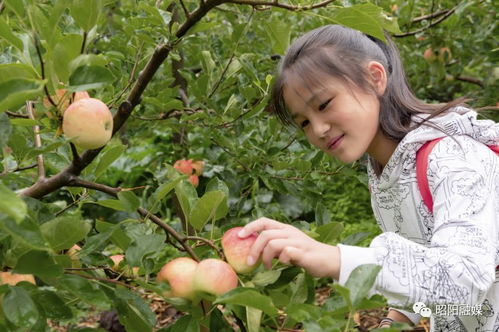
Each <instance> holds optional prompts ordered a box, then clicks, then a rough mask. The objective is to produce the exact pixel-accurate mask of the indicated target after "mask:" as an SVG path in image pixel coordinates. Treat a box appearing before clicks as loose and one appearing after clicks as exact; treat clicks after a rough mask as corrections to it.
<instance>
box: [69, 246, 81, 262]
mask: <svg viewBox="0 0 499 332" xmlns="http://www.w3.org/2000/svg"><path fill="white" fill-rule="evenodd" d="M80 250H81V247H80V246H79V245H77V244H75V245H73V246H72V247H71V248H69V249H68V251H66V255H68V256H69V258H70V259H71V266H72V267H81V262H80V258H79V257H78V252H79V251H80Z"/></svg>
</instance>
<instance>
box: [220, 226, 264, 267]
mask: <svg viewBox="0 0 499 332" xmlns="http://www.w3.org/2000/svg"><path fill="white" fill-rule="evenodd" d="M241 229H243V227H234V228H231V229H229V230H228V231H226V232H225V233H224V235H223V237H222V248H223V250H224V254H225V258H227V262H229V264H230V265H231V266H232V267H233V268H234V270H235V271H236V272H237V273H242V274H245V273H251V272H253V271H254V270H255V269H256V268H257V267H258V266H259V265H260V263H261V258H259V259H258V260H257V262H256V263H255V264H253V265H248V264H247V263H246V260H247V258H248V254H249V252H250V249H251V246H252V245H253V243H255V241H256V239H257V237H258V235H257V234H251V235H250V236H248V237H245V238H240V237H239V236H238V235H237V233H239V231H240V230H241Z"/></svg>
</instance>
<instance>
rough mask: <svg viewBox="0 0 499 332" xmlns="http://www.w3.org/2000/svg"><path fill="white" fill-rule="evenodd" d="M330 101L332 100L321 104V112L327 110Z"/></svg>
mask: <svg viewBox="0 0 499 332" xmlns="http://www.w3.org/2000/svg"><path fill="white" fill-rule="evenodd" d="M330 101H331V99H328V100H327V101H326V102H324V103H322V104H320V105H319V111H323V110H324V109H325V108H326V106H327V105H328V104H329V102H330Z"/></svg>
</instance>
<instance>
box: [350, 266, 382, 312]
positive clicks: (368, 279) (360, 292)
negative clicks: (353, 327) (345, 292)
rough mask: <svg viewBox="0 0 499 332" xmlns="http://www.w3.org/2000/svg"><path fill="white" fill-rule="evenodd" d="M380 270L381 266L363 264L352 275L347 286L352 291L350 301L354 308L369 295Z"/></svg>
mask: <svg viewBox="0 0 499 332" xmlns="http://www.w3.org/2000/svg"><path fill="white" fill-rule="evenodd" d="M380 270H381V266H379V265H376V264H363V265H360V266H358V267H356V268H355V269H354V270H353V271H352V273H350V276H349V277H348V280H347V282H346V283H345V286H346V287H347V288H348V289H350V300H351V303H352V305H353V306H354V308H356V307H357V305H358V304H359V303H360V302H361V301H362V300H363V299H364V298H365V297H366V296H368V295H369V292H370V291H371V289H372V288H373V286H374V282H375V281H376V276H377V275H378V273H379V271H380Z"/></svg>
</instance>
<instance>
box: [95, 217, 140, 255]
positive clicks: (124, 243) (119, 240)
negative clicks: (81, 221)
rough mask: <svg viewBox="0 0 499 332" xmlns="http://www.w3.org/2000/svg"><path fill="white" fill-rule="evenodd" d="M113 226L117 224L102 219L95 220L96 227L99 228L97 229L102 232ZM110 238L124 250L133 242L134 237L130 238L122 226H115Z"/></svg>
mask: <svg viewBox="0 0 499 332" xmlns="http://www.w3.org/2000/svg"><path fill="white" fill-rule="evenodd" d="M111 227H115V224H111V223H108V222H104V221H100V220H97V221H96V222H95V228H96V229H97V231H99V232H101V233H103V232H105V231H107V230H108V229H109V228H111ZM110 239H111V241H112V242H113V243H114V244H115V245H117V246H118V247H120V248H121V250H123V251H125V250H126V249H127V248H128V246H129V245H130V243H131V242H132V239H130V238H129V237H128V235H126V233H125V232H124V231H123V230H122V229H121V228H115V229H114V231H113V234H112V235H111V237H110Z"/></svg>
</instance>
